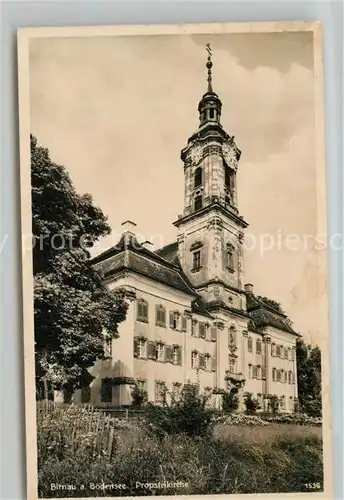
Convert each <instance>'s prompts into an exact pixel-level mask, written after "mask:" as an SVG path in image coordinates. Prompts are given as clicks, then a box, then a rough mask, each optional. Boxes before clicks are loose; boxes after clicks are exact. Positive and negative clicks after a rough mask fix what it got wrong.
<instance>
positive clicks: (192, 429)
mask: <svg viewBox="0 0 344 500" xmlns="http://www.w3.org/2000/svg"><path fill="white" fill-rule="evenodd" d="M209 399H210V394H207V393H203V394H201V393H200V392H199V387H198V386H197V385H194V384H185V385H184V386H183V388H182V390H181V394H180V397H179V398H176V397H173V396H171V397H170V398H168V397H167V398H165V402H164V403H163V404H162V405H157V404H154V403H148V405H147V415H146V419H147V421H148V423H149V425H150V428H151V429H152V430H154V432H155V433H156V434H158V435H159V436H164V435H166V434H186V435H187V436H206V435H207V434H209V433H210V432H211V430H212V426H213V415H214V410H213V409H212V408H209V407H207V403H208V401H209Z"/></svg>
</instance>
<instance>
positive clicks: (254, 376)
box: [252, 366, 257, 378]
mask: <svg viewBox="0 0 344 500" xmlns="http://www.w3.org/2000/svg"><path fill="white" fill-rule="evenodd" d="M252 376H253V378H257V367H256V366H252Z"/></svg>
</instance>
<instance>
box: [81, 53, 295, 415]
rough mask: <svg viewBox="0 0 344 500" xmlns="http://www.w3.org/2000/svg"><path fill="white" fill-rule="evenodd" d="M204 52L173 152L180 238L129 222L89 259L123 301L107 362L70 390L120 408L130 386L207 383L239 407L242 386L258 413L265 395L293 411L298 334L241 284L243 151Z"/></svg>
mask: <svg viewBox="0 0 344 500" xmlns="http://www.w3.org/2000/svg"><path fill="white" fill-rule="evenodd" d="M208 54H209V55H208V59H207V63H206V66H207V71H208V79H207V91H206V93H205V94H204V95H203V97H202V99H201V101H200V103H199V106H198V113H199V125H198V129H197V130H196V132H195V133H193V134H192V135H191V137H190V138H189V139H188V141H187V145H186V146H185V147H184V148H183V149H182V151H181V160H182V166H183V170H184V185H185V189H184V206H183V207H181V208H182V209H183V211H182V214H181V215H179V216H178V218H177V220H175V221H174V222H173V224H174V226H175V227H176V228H177V241H175V242H173V243H170V244H168V245H166V246H165V247H163V248H160V249H158V250H155V251H154V250H152V248H151V245H150V244H149V242H145V243H140V242H139V241H138V240H137V238H136V236H135V224H134V223H133V222H130V221H126V222H125V223H123V233H122V237H121V239H120V241H119V242H118V243H117V244H116V245H115V246H113V247H111V248H109V249H108V250H106V251H105V252H103V253H101V254H100V255H98V256H96V257H95V258H94V259H93V261H92V262H93V265H94V266H96V268H97V269H98V270H99V272H101V274H102V276H103V278H104V280H105V282H106V283H107V285H108V286H109V287H110V288H111V289H113V288H116V287H121V288H123V287H124V288H125V289H126V290H127V291H128V303H129V307H128V312H127V317H126V320H125V321H124V322H123V323H120V324H119V336H118V338H116V339H114V340H110V341H107V342H106V353H107V359H105V360H102V361H99V362H98V363H97V364H96V365H95V366H94V367H93V368H92V370H91V373H92V375H93V376H94V380H93V381H92V383H91V386H90V387H89V388H87V389H83V390H79V391H77V392H76V394H75V395H74V399H76V400H78V401H81V402H90V403H92V404H95V405H98V406H101V405H104V406H114V407H118V406H122V405H129V404H130V403H131V401H132V398H131V392H132V389H133V387H134V386H138V387H139V388H141V389H144V390H145V391H147V394H148V400H149V401H154V402H161V401H162V399H163V397H164V393H165V390H166V389H167V390H168V391H169V392H173V393H174V394H175V395H178V393H179V392H180V391H181V388H182V386H183V384H185V383H193V384H198V385H199V387H200V390H201V391H209V393H210V394H211V395H212V396H211V398H212V402H213V404H214V406H216V407H218V408H220V407H221V400H222V395H223V394H224V393H225V392H230V391H233V392H234V393H235V394H237V396H238V398H239V409H244V403H243V401H244V396H245V394H246V393H251V394H252V396H253V397H255V398H257V399H258V401H259V404H260V407H261V409H262V410H264V411H267V410H268V409H269V396H271V395H277V396H278V397H279V398H281V411H285V412H292V411H293V410H294V402H295V400H296V399H297V375H296V356H295V345H296V340H297V338H298V336H299V334H298V333H296V332H295V331H294V330H293V328H292V325H291V322H290V321H289V319H288V318H287V316H286V315H285V314H284V313H283V312H282V311H281V310H280V309H279V308H278V307H277V306H276V305H274V303H273V301H268V300H266V299H263V298H260V297H257V296H256V295H255V292H254V287H253V285H251V284H245V278H244V249H243V242H244V237H245V229H246V228H247V227H248V223H247V222H246V221H245V220H244V218H243V217H242V215H241V214H240V207H239V206H238V189H239V186H237V168H238V163H239V161H240V155H241V151H240V149H239V147H238V146H237V144H236V142H235V140H234V137H233V136H231V135H230V134H228V133H227V132H226V131H225V130H224V129H223V127H222V125H221V113H222V102H221V100H220V98H219V96H218V95H217V94H216V93H215V92H214V90H213V86H212V60H211V52H210V48H209V47H208Z"/></svg>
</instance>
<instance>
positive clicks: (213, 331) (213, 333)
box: [210, 326, 217, 342]
mask: <svg viewBox="0 0 344 500" xmlns="http://www.w3.org/2000/svg"><path fill="white" fill-rule="evenodd" d="M210 336H211V340H212V342H216V340H217V328H216V326H212V327H211V329H210Z"/></svg>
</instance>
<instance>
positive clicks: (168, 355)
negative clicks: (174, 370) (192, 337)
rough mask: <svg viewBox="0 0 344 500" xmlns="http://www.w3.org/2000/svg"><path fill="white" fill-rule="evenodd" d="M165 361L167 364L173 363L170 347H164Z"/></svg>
mask: <svg viewBox="0 0 344 500" xmlns="http://www.w3.org/2000/svg"><path fill="white" fill-rule="evenodd" d="M165 361H166V362H167V363H173V347H171V346H170V345H167V346H165Z"/></svg>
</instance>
